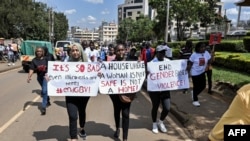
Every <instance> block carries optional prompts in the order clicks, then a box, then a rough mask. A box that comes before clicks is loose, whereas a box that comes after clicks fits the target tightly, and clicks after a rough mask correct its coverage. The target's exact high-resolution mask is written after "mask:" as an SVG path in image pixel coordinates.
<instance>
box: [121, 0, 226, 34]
mask: <svg viewBox="0 0 250 141" xmlns="http://www.w3.org/2000/svg"><path fill="white" fill-rule="evenodd" d="M206 1H207V0H200V2H201V3H204V2H206ZM215 9H216V11H217V13H218V14H219V15H221V16H222V17H223V16H224V3H223V2H221V0H218V2H217V7H216V8H215ZM141 14H143V15H148V16H149V17H150V18H151V20H153V19H154V18H155V16H156V15H157V12H156V10H154V9H152V8H150V6H149V4H148V0H125V2H124V4H120V5H118V24H119V23H120V22H121V21H122V20H123V19H125V18H131V19H134V20H137V18H138V17H139V16H140V15H141ZM196 26H197V28H194V27H193V26H191V27H190V28H187V30H186V33H191V30H192V32H193V33H196V34H204V33H205V28H203V27H201V26H200V23H196ZM170 27H171V29H170V30H169V32H170V33H171V36H176V33H177V32H176V31H177V23H176V21H175V20H172V21H171V22H170ZM194 29H195V30H194ZM213 30H214V28H211V27H210V28H208V32H210V31H213ZM216 30H218V29H216Z"/></svg>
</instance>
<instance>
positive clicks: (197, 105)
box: [193, 101, 201, 107]
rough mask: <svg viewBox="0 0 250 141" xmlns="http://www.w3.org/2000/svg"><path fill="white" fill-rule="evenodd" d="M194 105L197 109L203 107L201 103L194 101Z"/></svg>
mask: <svg viewBox="0 0 250 141" xmlns="http://www.w3.org/2000/svg"><path fill="white" fill-rule="evenodd" d="M193 105H194V106H195V107H200V106H201V104H200V102H199V101H194V102H193Z"/></svg>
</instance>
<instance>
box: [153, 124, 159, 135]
mask: <svg viewBox="0 0 250 141" xmlns="http://www.w3.org/2000/svg"><path fill="white" fill-rule="evenodd" d="M152 132H153V133H155V134H157V133H159V131H158V126H157V123H156V122H154V123H153V129H152Z"/></svg>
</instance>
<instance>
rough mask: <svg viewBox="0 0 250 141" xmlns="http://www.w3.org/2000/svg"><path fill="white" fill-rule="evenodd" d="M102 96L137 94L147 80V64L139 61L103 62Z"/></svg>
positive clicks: (100, 88)
mask: <svg viewBox="0 0 250 141" xmlns="http://www.w3.org/2000/svg"><path fill="white" fill-rule="evenodd" d="M101 73H102V75H101V80H100V83H99V90H100V93H101V94H124V93H135V92H138V91H140V90H141V87H142V84H143V82H144V79H145V76H146V74H145V64H144V63H143V62H137V61H113V62H103V63H102V65H101Z"/></svg>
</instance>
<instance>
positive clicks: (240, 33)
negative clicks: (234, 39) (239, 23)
mask: <svg viewBox="0 0 250 141" xmlns="http://www.w3.org/2000/svg"><path fill="white" fill-rule="evenodd" d="M246 34H247V30H234V31H229V32H228V33H227V35H229V36H244V35H246Z"/></svg>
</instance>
